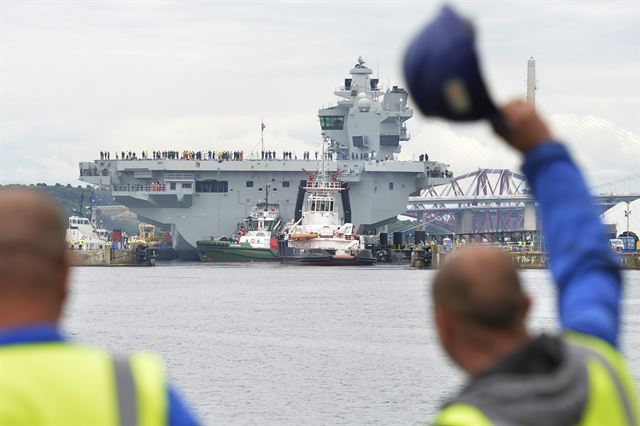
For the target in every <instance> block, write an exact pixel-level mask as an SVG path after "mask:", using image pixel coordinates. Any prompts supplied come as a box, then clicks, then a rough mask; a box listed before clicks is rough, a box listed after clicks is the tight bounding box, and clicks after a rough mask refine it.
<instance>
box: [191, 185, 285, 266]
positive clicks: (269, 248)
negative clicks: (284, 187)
mask: <svg viewBox="0 0 640 426" xmlns="http://www.w3.org/2000/svg"><path fill="white" fill-rule="evenodd" d="M266 194H267V195H266V200H265V202H264V203H259V204H257V205H256V206H255V207H254V208H253V209H252V210H251V215H250V216H249V217H248V218H246V219H245V220H244V223H243V224H242V225H241V226H240V227H239V229H238V237H237V240H234V239H233V238H228V237H222V238H218V239H214V238H211V239H209V240H203V241H198V242H197V243H196V244H197V248H198V256H199V257H200V260H201V261H202V262H266V261H278V260H280V257H279V255H278V250H277V249H278V240H277V236H278V235H279V234H280V232H281V231H282V220H281V218H280V212H279V208H278V205H276V204H269V186H268V185H267V187H266Z"/></svg>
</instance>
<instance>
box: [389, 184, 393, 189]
mask: <svg viewBox="0 0 640 426" xmlns="http://www.w3.org/2000/svg"><path fill="white" fill-rule="evenodd" d="M389 189H390V190H392V191H393V182H389Z"/></svg>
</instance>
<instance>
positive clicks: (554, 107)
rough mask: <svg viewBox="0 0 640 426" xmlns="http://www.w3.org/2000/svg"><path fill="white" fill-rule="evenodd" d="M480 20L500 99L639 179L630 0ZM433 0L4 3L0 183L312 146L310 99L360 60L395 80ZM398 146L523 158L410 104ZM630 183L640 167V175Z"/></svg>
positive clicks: (484, 132)
mask: <svg viewBox="0 0 640 426" xmlns="http://www.w3.org/2000/svg"><path fill="white" fill-rule="evenodd" d="M453 4H454V6H455V7H456V9H457V10H458V12H460V13H462V14H463V15H465V16H467V17H469V18H470V19H471V20H472V21H473V22H474V25H475V27H476V30H477V35H478V50H479V55H480V58H481V59H480V60H481V66H482V69H483V72H484V74H485V78H486V80H487V81H488V84H489V87H490V90H491V92H492V94H493V96H494V98H495V99H496V101H497V102H498V103H503V102H506V101H508V100H510V99H513V98H516V97H523V96H524V95H525V93H526V65H527V60H528V59H529V57H531V56H533V57H534V58H535V59H536V66H537V81H538V91H537V93H536V105H537V108H538V110H539V111H540V112H541V113H542V114H544V116H545V117H546V118H547V119H548V121H549V123H550V125H551V127H552V130H553V132H554V134H555V135H556V137H557V138H558V139H561V140H563V141H565V142H567V143H568V144H569V146H570V148H571V150H572V152H573V154H574V156H575V157H576V159H577V161H578V162H579V164H580V165H581V166H582V167H584V170H585V173H586V175H587V178H588V179H589V181H590V182H591V183H592V184H596V185H600V187H601V188H602V187H607V185H606V183H607V182H612V181H629V179H630V178H633V177H634V176H635V177H638V176H640V137H639V135H640V6H639V3H638V2H636V1H621V2H616V1H599V2H595V1H591V2H578V1H565V2H562V1H560V2H558V1H554V2H551V1H542V0H539V1H526V0H525V1H498V0H494V1H458V2H455V1H454V2H453ZM441 5H442V2H439V1H438V2H430V1H411V2H403V1H351V2H349V1H313V2H311V1H309V2H304V1H299V2H257V1H226V2H218V1H188V0H186V1H175V2H174V1H108V2H103V1H83V2H80V1H28V0H21V1H17V0H16V1H13V0H0V73H1V74H0V168H1V170H0V184H8V183H37V182H46V183H58V182H59V183H63V184H67V183H71V184H74V185H75V184H79V183H80V182H79V181H78V162H79V161H86V160H91V159H96V158H98V157H99V152H100V151H101V150H109V151H112V152H113V151H115V150H135V151H138V152H140V151H141V150H148V151H152V150H154V149H157V150H164V149H176V150H183V149H193V150H200V149H202V150H207V149H216V150H227V149H228V150H236V149H237V150H244V151H250V150H255V149H256V147H257V144H258V143H259V139H260V122H261V120H264V123H265V124H266V126H267V128H266V129H265V145H266V147H267V148H271V149H274V150H276V151H278V152H281V151H283V150H285V149H286V150H290V151H294V152H297V153H300V154H301V153H302V152H303V151H304V150H312V151H313V150H316V149H318V147H319V144H320V141H321V136H320V126H319V123H318V119H317V112H318V109H319V108H321V107H322V106H323V105H328V104H331V103H333V102H335V100H336V98H335V96H334V95H333V91H334V90H335V89H336V88H337V86H338V85H339V84H340V83H341V82H342V81H343V79H344V78H345V77H348V71H349V69H350V68H351V67H352V66H353V65H354V64H355V63H356V59H357V58H358V56H360V55H361V56H363V57H364V58H365V59H366V60H367V63H368V65H369V66H370V67H372V68H373V69H374V70H375V73H376V74H378V75H379V77H380V80H381V81H382V82H383V85H384V86H385V87H386V86H388V85H389V84H390V85H401V86H404V82H403V75H402V71H401V63H402V58H403V55H404V52H405V49H406V46H407V45H408V43H409V41H410V40H411V38H412V37H413V36H414V35H415V33H416V32H417V31H418V30H419V29H420V28H421V27H422V26H423V25H424V24H425V23H426V22H427V21H428V20H429V19H430V18H432V17H433V16H434V14H435V13H437V11H438V9H439V8H440V7H441ZM407 126H408V128H409V132H410V133H411V135H412V137H411V140H410V141H408V142H405V143H404V145H403V149H402V154H401V158H404V159H411V158H412V157H413V156H417V155H419V154H420V153H423V152H427V153H429V156H430V158H431V159H433V160H438V161H442V162H444V163H447V164H449V165H450V169H451V170H452V171H453V172H454V174H456V175H458V174H462V173H466V172H469V171H472V170H476V169H478V168H510V169H512V170H517V169H518V168H519V165H520V161H521V160H520V158H519V157H518V155H516V154H515V153H514V152H512V151H511V150H510V148H508V147H505V146H504V145H502V144H501V143H500V142H499V141H498V140H497V139H496V138H495V137H494V136H493V135H492V133H491V131H490V129H489V128H488V126H487V125H486V124H485V123H475V124H463V125H461V124H456V125H453V124H449V123H447V122H444V121H440V120H435V119H432V118H425V117H423V116H421V115H420V113H419V112H418V111H417V110H416V112H415V116H414V118H412V119H411V120H409V121H408V123H407ZM635 182H636V183H637V182H638V180H636V181H635Z"/></svg>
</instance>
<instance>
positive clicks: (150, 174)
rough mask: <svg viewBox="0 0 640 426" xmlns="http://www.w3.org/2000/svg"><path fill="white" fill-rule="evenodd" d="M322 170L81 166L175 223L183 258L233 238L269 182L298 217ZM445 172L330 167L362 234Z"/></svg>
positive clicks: (129, 163)
mask: <svg viewBox="0 0 640 426" xmlns="http://www.w3.org/2000/svg"><path fill="white" fill-rule="evenodd" d="M317 166H318V163H317V162H316V161H315V160H306V161H305V160H288V161H282V160H271V161H264V160H245V161H222V162H219V161H213V160H208V161H195V160H191V161H190V160H117V161H116V160H110V161H93V162H85V163H81V164H80V167H81V177H80V179H81V180H83V181H85V182H88V183H91V184H96V185H100V186H102V187H107V188H110V189H111V190H112V192H113V196H114V198H115V201H116V202H117V203H119V204H122V205H124V206H127V207H128V208H129V209H130V210H132V211H133V212H134V213H136V214H137V215H138V216H139V217H140V219H141V220H143V221H145V222H151V223H155V224H160V225H171V229H172V238H173V245H174V249H175V250H176V251H178V252H180V253H181V254H182V255H183V256H184V254H185V252H186V253H191V252H195V248H196V241H198V240H203V239H208V238H209V237H220V236H229V235H231V234H233V233H235V231H236V229H237V226H238V223H240V222H241V221H242V220H243V219H244V218H245V217H247V216H249V214H250V212H251V209H252V207H254V206H255V205H256V204H257V203H259V202H264V201H265V188H266V185H267V184H270V185H271V186H270V191H269V202H270V203H274V204H278V206H279V210H280V214H281V216H282V217H283V220H284V221H285V222H286V221H288V220H290V219H292V218H293V217H294V210H295V204H296V197H297V194H298V186H299V185H300V182H301V181H303V180H305V179H307V174H306V173H305V172H304V170H307V171H315V170H317ZM443 167H444V165H442V164H440V163H436V162H415V161H380V162H377V161H360V160H353V161H351V160H344V161H331V162H329V163H328V169H329V171H330V172H338V171H342V173H341V174H340V180H341V181H342V182H346V183H348V184H349V186H350V191H349V194H350V198H351V205H352V206H353V212H352V220H351V221H352V222H353V223H354V224H355V225H356V226H359V227H360V229H364V228H372V227H376V226H378V225H380V224H382V223H383V222H385V221H387V220H388V219H390V218H393V217H395V216H396V215H398V214H401V213H404V212H405V211H406V206H407V201H408V198H409V195H410V194H412V193H413V192H415V191H417V190H419V189H422V188H425V187H427V186H429V185H434V184H439V183H444V182H446V181H448V179H447V178H445V177H442V173H441V172H442V170H443ZM303 169H304V170H303ZM154 182H162V185H160V184H155V183H154ZM339 211H343V210H342V207H341V206H340V210H339Z"/></svg>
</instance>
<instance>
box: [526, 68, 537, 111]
mask: <svg viewBox="0 0 640 426" xmlns="http://www.w3.org/2000/svg"><path fill="white" fill-rule="evenodd" d="M527 102H529V104H531V106H533V107H535V106H536V60H535V59H533V56H532V57H530V58H529V61H528V62H527Z"/></svg>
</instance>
